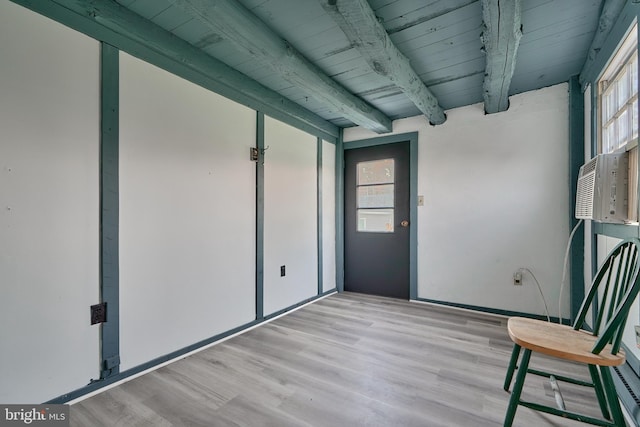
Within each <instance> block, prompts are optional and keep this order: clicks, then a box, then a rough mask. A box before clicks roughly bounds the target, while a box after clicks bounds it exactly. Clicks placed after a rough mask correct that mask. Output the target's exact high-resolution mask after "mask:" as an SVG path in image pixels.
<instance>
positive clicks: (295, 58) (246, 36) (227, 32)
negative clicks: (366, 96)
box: [170, 0, 391, 133]
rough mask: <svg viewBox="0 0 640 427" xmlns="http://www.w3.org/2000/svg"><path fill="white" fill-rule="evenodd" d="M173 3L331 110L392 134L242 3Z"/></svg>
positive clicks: (382, 119)
mask: <svg viewBox="0 0 640 427" xmlns="http://www.w3.org/2000/svg"><path fill="white" fill-rule="evenodd" d="M170 1H171V3H173V4H175V5H176V6H178V7H179V8H181V9H182V10H184V11H185V12H186V13H188V14H189V15H191V16H193V17H195V18H196V19H199V20H200V21H201V22H203V23H204V24H205V25H207V26H208V27H209V28H210V29H211V30H213V31H214V32H216V33H217V34H218V35H220V36H221V37H223V38H224V39H226V40H228V41H230V42H231V43H233V44H234V45H235V46H236V48H238V49H240V50H242V51H243V52H245V53H246V54H248V55H249V56H250V57H252V58H254V59H255V60H256V61H259V62H260V63H262V64H264V65H266V66H268V67H269V68H271V69H273V70H274V71H276V72H277V73H279V74H280V75H281V76H282V77H283V78H284V79H286V80H287V81H288V82H290V83H291V84H293V85H295V86H297V87H299V88H302V89H304V90H305V91H307V93H309V95H310V96H312V97H313V98H315V99H317V100H320V101H322V102H323V103H324V104H325V105H327V107H328V108H329V109H330V110H332V111H334V112H337V113H340V114H341V115H342V116H343V117H344V118H346V119H348V120H350V121H352V122H353V123H355V124H357V125H360V126H362V127H365V128H367V129H370V130H372V131H374V132H377V133H385V132H391V119H389V118H388V117H387V116H386V115H384V114H383V113H382V112H380V111H378V110H377V109H375V108H374V107H372V106H371V105H369V104H368V103H367V102H365V101H364V100H362V99H361V98H358V97H357V96H355V95H353V94H352V93H351V92H349V91H348V90H347V89H346V88H344V87H343V86H341V85H340V84H338V83H337V82H336V81H334V80H333V79H332V78H331V77H329V76H327V75H326V74H325V73H324V72H323V71H322V70H321V69H320V68H318V67H317V66H316V65H314V64H313V63H311V62H310V61H309V60H307V59H306V58H305V57H304V56H303V55H302V54H301V53H300V52H298V51H297V50H296V49H294V48H293V46H291V45H290V44H289V43H288V42H287V41H286V40H284V39H282V38H281V37H280V36H278V35H277V34H276V33H274V32H273V31H272V30H271V29H270V28H269V27H268V26H267V25H266V24H265V23H264V22H262V21H261V20H260V19H259V18H258V17H257V16H255V15H254V14H253V13H251V11H249V10H248V9H247V8H245V7H244V6H243V5H242V4H241V3H240V2H238V1H235V0H170Z"/></svg>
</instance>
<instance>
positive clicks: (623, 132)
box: [616, 110, 629, 148]
mask: <svg viewBox="0 0 640 427" xmlns="http://www.w3.org/2000/svg"><path fill="white" fill-rule="evenodd" d="M616 125H617V128H618V129H617V131H618V144H617V147H616V148H620V147H623V146H624V144H625V143H626V142H627V138H628V137H629V114H628V110H624V112H623V113H622V114H620V116H619V117H618V118H617V119H616Z"/></svg>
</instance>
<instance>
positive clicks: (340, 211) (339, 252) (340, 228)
mask: <svg viewBox="0 0 640 427" xmlns="http://www.w3.org/2000/svg"><path fill="white" fill-rule="evenodd" d="M336 288H337V290H338V292H344V129H340V135H338V141H337V142H336Z"/></svg>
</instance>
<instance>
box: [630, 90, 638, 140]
mask: <svg viewBox="0 0 640 427" xmlns="http://www.w3.org/2000/svg"><path fill="white" fill-rule="evenodd" d="M631 136H632V138H637V137H638V100H637V99H636V100H635V101H633V105H632V107H631Z"/></svg>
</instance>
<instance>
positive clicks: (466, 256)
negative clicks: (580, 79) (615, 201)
mask: <svg viewBox="0 0 640 427" xmlns="http://www.w3.org/2000/svg"><path fill="white" fill-rule="evenodd" d="M567 90H568V89H567V85H566V84H560V85H557V86H553V87H549V88H545V89H541V90H538V91H533V92H527V93H523V94H520V95H515V96H512V97H511V98H510V102H511V106H510V108H509V110H508V111H506V112H503V113H498V114H491V115H485V114H484V110H483V105H482V104H476V105H472V106H467V107H462V108H457V109H453V110H449V111H447V121H446V123H445V124H443V125H440V126H435V127H434V126H430V125H429V124H428V122H427V120H426V118H425V117H423V116H418V117H413V118H408V119H403V120H397V121H395V122H394V123H393V129H394V132H395V133H404V132H412V131H418V132H419V137H418V141H419V148H418V152H419V158H418V162H419V171H418V194H420V195H424V200H425V203H424V206H423V207H419V208H418V260H419V262H418V297H419V298H426V299H433V300H439V301H447V302H454V303H460V304H468V305H474V306H481V307H489V308H494V309H500V310H513V311H517V312H525V313H536V314H543V313H544V305H543V303H542V301H541V298H540V296H539V293H538V290H537V288H536V285H535V283H534V281H533V280H532V279H531V277H530V276H528V275H526V274H525V276H524V284H523V286H514V285H513V273H514V272H515V271H516V270H517V269H518V268H519V267H526V268H529V269H531V270H532V271H533V272H534V274H535V275H536V277H537V279H538V281H539V282H540V284H541V286H542V288H543V290H544V293H545V295H546V298H547V300H548V302H549V309H550V312H551V315H553V316H555V315H557V314H558V308H557V306H558V296H559V283H560V281H561V277H562V262H563V257H564V250H565V246H566V243H567V239H568V236H569V230H568V222H569V221H568V213H569V202H570V201H569V189H568V185H567V177H568V150H569V136H568V93H567ZM374 136H377V135H374V134H372V133H371V132H369V131H366V130H363V129H361V128H351V129H346V130H345V135H344V140H345V141H353V140H358V139H364V138H369V137H374ZM347 143H348V142H347ZM563 301H564V304H563V312H564V313H565V315H566V314H567V313H568V309H569V302H568V301H569V298H568V286H567V287H566V289H565V294H564V295H563Z"/></svg>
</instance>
